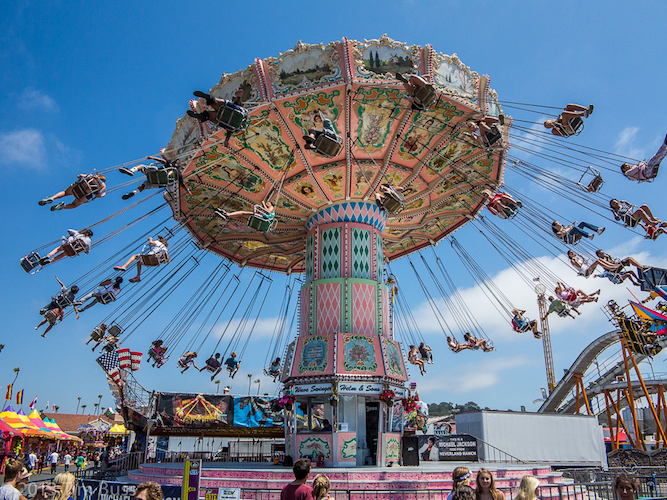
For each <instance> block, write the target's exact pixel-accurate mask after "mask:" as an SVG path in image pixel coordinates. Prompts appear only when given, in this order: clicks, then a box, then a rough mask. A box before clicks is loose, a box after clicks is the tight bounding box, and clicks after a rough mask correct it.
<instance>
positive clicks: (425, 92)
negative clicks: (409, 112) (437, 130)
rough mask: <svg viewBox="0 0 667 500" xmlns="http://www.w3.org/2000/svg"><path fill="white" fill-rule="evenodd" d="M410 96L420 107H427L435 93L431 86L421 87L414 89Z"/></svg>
mask: <svg viewBox="0 0 667 500" xmlns="http://www.w3.org/2000/svg"><path fill="white" fill-rule="evenodd" d="M412 96H413V97H414V98H415V99H416V100H417V101H419V103H420V104H421V105H422V106H428V105H429V104H431V103H432V102H433V100H434V99H435V97H436V93H435V89H434V88H433V86H432V85H425V86H423V87H415V90H414V92H413V93H412Z"/></svg>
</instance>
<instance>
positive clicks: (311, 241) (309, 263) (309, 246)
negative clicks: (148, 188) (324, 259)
mask: <svg viewBox="0 0 667 500" xmlns="http://www.w3.org/2000/svg"><path fill="white" fill-rule="evenodd" d="M314 262H315V235H314V234H309V235H308V237H307V238H306V283H310V282H311V281H313V263H314Z"/></svg>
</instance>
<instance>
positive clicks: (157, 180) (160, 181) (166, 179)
mask: <svg viewBox="0 0 667 500" xmlns="http://www.w3.org/2000/svg"><path fill="white" fill-rule="evenodd" d="M146 180H147V181H148V184H149V185H150V187H151V188H159V189H161V188H166V187H170V186H173V185H174V184H176V183H177V182H178V170H177V169H175V168H158V169H155V170H152V169H151V170H147V171H146Z"/></svg>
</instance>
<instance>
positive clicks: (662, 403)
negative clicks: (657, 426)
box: [656, 385, 667, 448]
mask: <svg viewBox="0 0 667 500" xmlns="http://www.w3.org/2000/svg"><path fill="white" fill-rule="evenodd" d="M661 408H662V413H663V415H664V417H665V422H667V400H665V390H664V387H663V386H662V385H659V386H658V415H660V409H661ZM657 441H659V440H657ZM657 444H659V442H658V443H656V445H657ZM662 447H663V448H667V442H665V441H663V443H662Z"/></svg>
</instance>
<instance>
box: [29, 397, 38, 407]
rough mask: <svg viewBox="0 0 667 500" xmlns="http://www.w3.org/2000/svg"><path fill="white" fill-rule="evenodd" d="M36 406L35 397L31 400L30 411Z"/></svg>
mask: <svg viewBox="0 0 667 500" xmlns="http://www.w3.org/2000/svg"><path fill="white" fill-rule="evenodd" d="M36 404H37V396H35V399H33V400H32V403H30V409H31V410H33V409H34V408H35V405H36Z"/></svg>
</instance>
